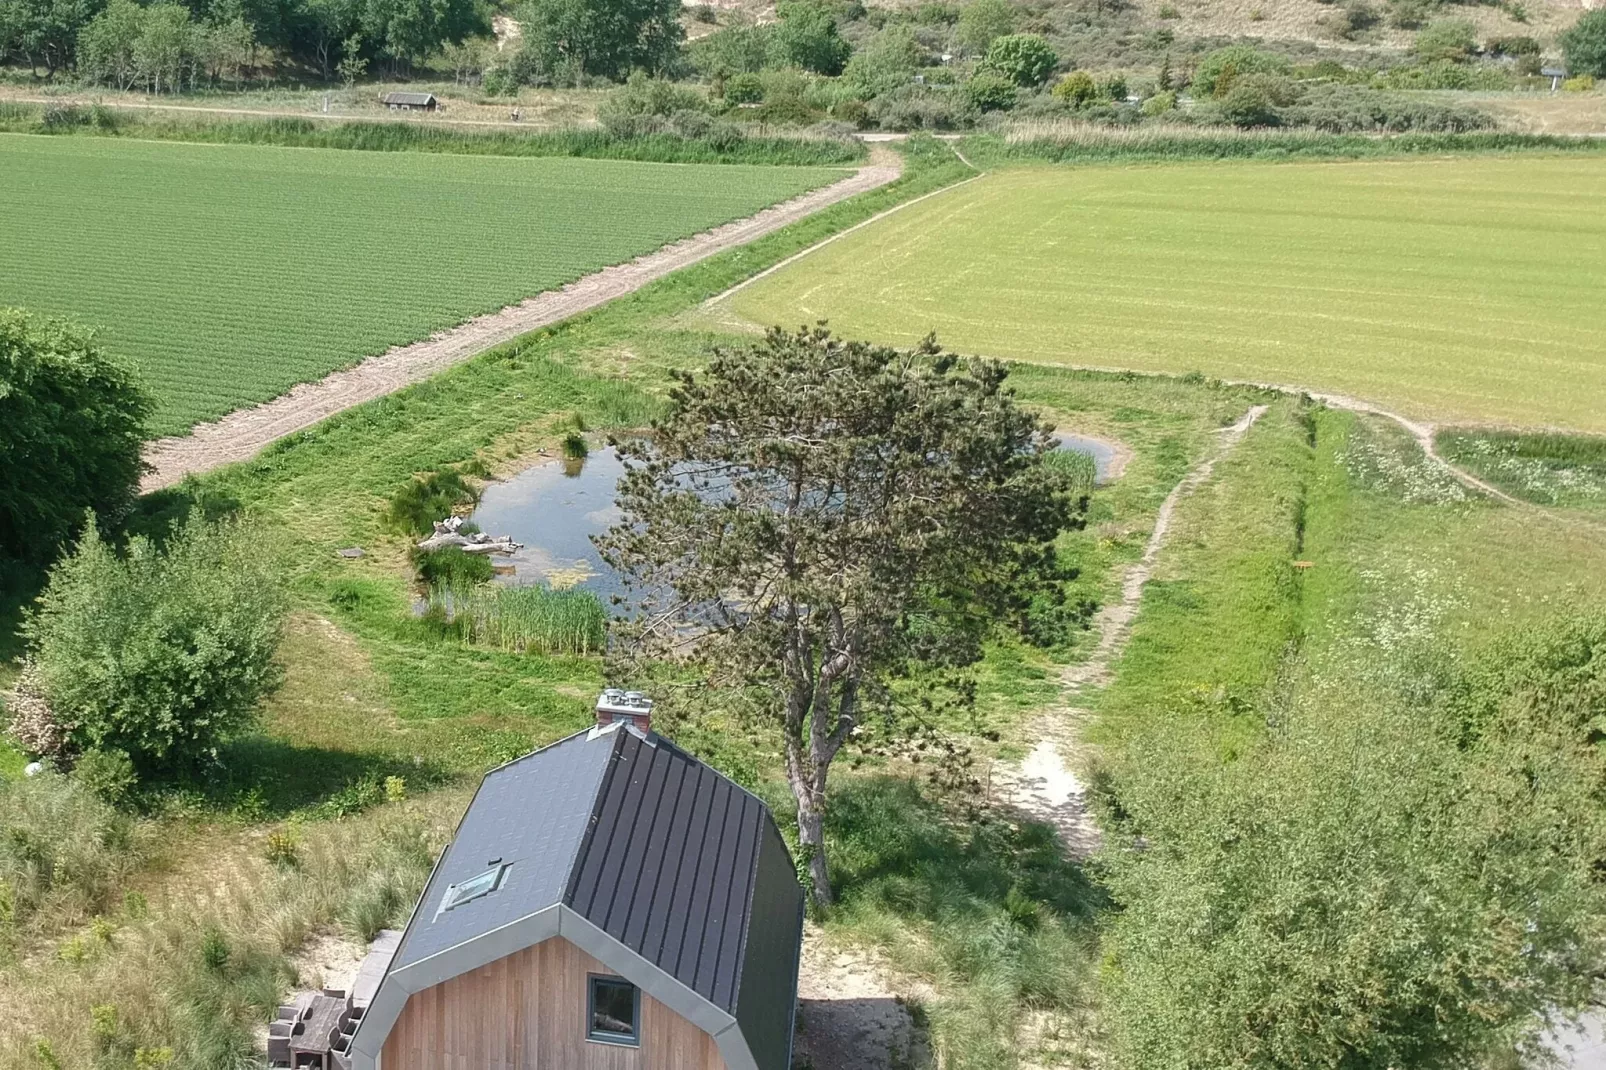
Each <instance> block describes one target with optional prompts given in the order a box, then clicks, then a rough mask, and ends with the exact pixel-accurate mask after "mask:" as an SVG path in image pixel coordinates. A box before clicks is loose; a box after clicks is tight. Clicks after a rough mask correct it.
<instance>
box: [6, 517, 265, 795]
mask: <svg viewBox="0 0 1606 1070" xmlns="http://www.w3.org/2000/svg"><path fill="white" fill-rule="evenodd" d="M284 613H285V595H284V591H283V588H282V586H281V583H280V580H279V577H278V576H277V574H276V573H275V572H274V570H273V566H272V564H271V562H270V555H269V554H266V553H264V552H263V546H262V540H261V537H260V535H259V534H258V533H254V532H252V531H250V530H248V529H246V528H244V527H242V526H240V525H238V524H236V523H232V522H225V523H222V524H217V525H211V524H207V523H206V522H204V521H202V520H199V519H195V520H192V521H191V522H190V523H189V524H187V525H186V526H185V527H183V528H182V529H180V530H179V531H178V532H176V533H175V534H174V535H173V536H172V537H171V538H170V539H169V540H168V542H167V544H166V546H165V547H163V548H161V549H160V550H159V549H158V548H157V547H156V546H155V545H154V544H152V543H151V542H149V541H148V540H146V539H143V538H135V539H133V540H132V541H131V542H130V544H129V546H128V554H127V557H126V558H124V559H120V558H119V557H118V556H117V555H116V554H115V553H114V552H113V551H112V549H111V547H109V546H107V545H106V544H105V543H104V542H102V541H101V539H100V536H99V535H98V534H97V533H96V531H95V530H94V528H93V527H91V528H90V529H89V530H88V531H87V532H86V533H85V535H84V537H83V539H82V540H81V541H80V542H79V544H78V546H77V548H76V549H75V550H74V551H73V552H72V554H71V555H69V556H68V557H66V558H65V559H63V560H62V561H61V562H60V563H59V564H57V565H56V567H55V568H54V569H52V570H51V573H50V582H49V584H48V586H47V587H46V588H45V592H44V594H43V595H41V596H40V599H39V603H38V608H37V609H36V610H35V611H34V612H33V613H32V614H31V615H30V616H29V617H28V619H27V620H26V621H25V622H24V624H23V629H22V631H23V635H24V636H25V637H26V638H27V640H28V641H29V643H30V644H31V646H32V657H33V658H34V660H35V662H36V663H37V665H38V667H39V680H40V685H41V689H42V691H43V693H44V695H45V697H46V698H47V699H48V700H49V702H50V706H51V708H52V709H53V710H54V711H55V714H56V716H57V717H58V718H59V720H60V721H61V723H62V725H63V726H64V727H65V728H66V729H67V731H68V735H69V741H70V745H71V746H72V747H73V748H74V749H77V750H85V751H87V750H90V749H94V748H100V749H106V748H117V749H119V750H123V751H126V752H127V753H128V755H129V756H130V757H131V758H132V759H133V761H134V764H135V766H136V767H138V768H140V769H141V770H142V771H149V770H150V769H153V768H157V767H161V766H171V765H182V764H186V763H190V762H194V761H196V760H199V759H201V758H204V757H208V756H214V755H215V754H216V749H217V746H218V745H219V744H220V743H221V742H222V741H223V740H225V739H227V738H228V737H229V736H231V735H233V734H235V733H236V732H238V731H240V730H241V729H242V728H244V727H246V726H247V725H249V724H250V723H251V722H252V720H253V718H254V717H255V713H256V706H257V703H258V702H259V701H260V700H261V698H262V697H263V696H264V695H266V694H268V693H269V692H270V691H272V690H273V689H274V688H275V687H276V686H277V685H278V683H279V679H280V669H279V668H278V666H277V665H276V664H275V663H274V652H275V650H276V649H277V647H278V643H279V635H280V630H281V624H282V621H283V618H284Z"/></svg>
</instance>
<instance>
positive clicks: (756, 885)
mask: <svg viewBox="0 0 1606 1070" xmlns="http://www.w3.org/2000/svg"><path fill="white" fill-rule="evenodd" d="M497 860H500V862H502V863H508V864H509V868H508V870H507V875H506V877H505V879H504V881H503V883H502V885H501V886H500V887H499V888H498V889H497V890H496V891H495V892H493V893H491V894H489V895H486V896H484V897H482V898H479V899H475V900H472V901H470V902H467V903H464V904H462V905H461V906H458V907H455V908H453V909H452V910H449V911H446V912H445V913H443V914H440V915H439V916H438V917H437V912H438V910H439V908H440V904H441V901H442V899H443V897H444V896H445V895H446V893H447V890H448V888H449V887H450V886H451V885H453V884H457V883H460V882H462V881H464V880H467V879H468V878H470V877H473V876H475V875H476V874H479V873H482V872H484V871H485V870H486V869H487V868H489V867H490V866H491V865H492V864H493V863H494V862H496V861H497ZM559 903H562V904H563V905H564V906H566V907H568V908H570V909H572V910H573V911H575V912H576V913H578V914H580V915H582V916H583V917H584V918H586V919H587V920H588V921H590V922H591V924H593V925H595V926H596V927H597V928H599V929H601V930H602V931H603V932H604V933H606V934H607V935H608V936H609V937H611V938H612V939H613V940H615V941H618V942H619V943H620V944H622V945H624V946H626V947H628V948H629V949H630V950H631V951H634V952H635V953H636V954H638V955H640V956H641V957H642V958H645V959H646V960H648V961H649V962H651V963H653V964H654V965H655V966H657V967H658V968H659V969H661V970H663V971H664V972H666V973H668V974H669V975H670V976H671V977H673V978H674V979H675V980H677V981H679V982H680V983H681V984H682V985H684V986H685V987H686V988H689V989H691V990H692V991H694V992H695V993H696V994H697V995H698V996H700V997H701V998H702V999H704V1000H706V1001H707V1002H708V1003H711V1004H713V1005H714V1006H716V1007H718V1008H719V1009H720V1010H722V1011H724V1012H726V1013H727V1014H730V1015H732V1016H733V1017H734V1018H735V1019H736V1020H737V1023H738V1025H739V1027H740V1029H741V1030H742V1033H743V1035H744V1037H745V1038H746V1040H747V1043H748V1046H749V1048H750V1050H751V1051H752V1053H753V1055H754V1058H755V1060H756V1062H757V1064H758V1066H759V1067H760V1068H761V1070H783V1068H785V1067H786V1066H787V1062H788V1059H789V1055H790V1045H791V1036H792V1011H793V1007H794V1005H795V1001H796V993H797V975H796V963H797V959H798V952H799V949H800V943H801V936H802V918H803V891H802V888H801V887H800V886H799V884H798V881H797V877H796V873H795V870H794V869H793V866H792V860H791V856H790V854H789V853H788V851H787V849H786V844H785V842H784V841H783V840H782V839H781V835H780V832H779V830H778V829H777V828H776V826H775V821H774V819H773V818H772V817H771V815H770V813H769V810H768V808H767V807H766V806H765V805H764V804H763V803H762V802H761V801H760V800H759V799H758V798H757V797H756V796H754V795H752V794H751V793H750V792H748V791H746V790H744V789H743V788H741V787H739V786H738V785H736V784H735V783H734V782H732V781H731V780H729V779H728V778H726V777H724V776H722V775H721V774H719V773H718V772H716V771H714V770H713V769H712V768H710V767H709V766H707V765H705V764H703V763H702V762H700V761H698V760H697V759H696V758H694V757H692V756H691V755H689V754H687V753H686V752H685V751H683V750H681V749H680V748H678V747H676V746H674V745H673V744H671V743H670V742H669V741H668V740H665V739H662V738H661V737H658V736H656V735H653V736H646V737H643V736H642V735H641V734H639V733H637V732H636V731H634V730H633V729H632V728H629V727H627V726H624V725H618V726H615V727H613V728H611V729H609V730H606V731H601V732H597V731H591V730H588V731H586V732H582V733H580V734H578V735H574V736H570V737H569V738H567V739H564V740H561V741H559V742H557V743H554V744H552V745H551V746H549V747H546V748H544V749H542V750H539V751H536V752H535V753H533V754H529V755H526V756H525V757H523V758H520V759H518V760H517V761H514V762H510V763H509V764H507V765H505V766H501V767H500V768H497V769H494V770H492V771H491V772H490V773H487V774H486V776H485V779H484V781H483V782H482V783H481V785H480V789H479V791H478V792H477V793H476V794H475V796H474V799H473V801H472V802H471V803H470V804H469V807H468V810H467V812H466V813H465V814H464V815H463V820H462V822H461V823H460V824H459V826H458V830H457V835H456V838H455V839H454V840H453V841H452V843H451V844H450V845H449V846H448V847H447V849H446V851H445V853H444V854H443V855H442V857H441V860H440V862H439V863H438V864H437V866H436V867H435V872H434V873H433V874H432V875H431V877H430V880H429V884H428V886H427V887H426V888H425V889H424V894H423V896H422V897H421V898H420V900H419V904H418V907H417V909H416V911H415V913H414V916H413V918H412V920H411V922H410V923H409V925H408V928H407V933H406V935H405V936H404V937H403V939H402V944H401V946H400V947H399V948H398V949H397V952H396V957H395V960H394V962H393V964H392V969H393V970H399V969H402V968H404V967H406V966H409V965H412V964H414V963H417V962H419V961H421V960H423V959H426V958H429V957H430V956H432V955H437V954H439V953H440V952H443V951H446V950H449V949H451V948H453V947H456V946H458V945H461V944H463V943H465V942H467V941H469V940H472V939H475V938H476V937H480V936H484V935H485V934H487V933H490V932H492V931H493V930H496V929H500V928H502V927H503V926H506V925H509V924H510V923H512V922H514V921H517V920H519V919H520V918H525V917H528V916H529V915H531V914H534V913H536V912H537V911H541V910H544V909H546V908H548V907H552V906H556V905H558V904H559ZM509 950H510V951H511V950H513V949H509ZM749 963H755V964H757V965H756V966H755V967H754V968H752V969H748V968H747V965H748V964H749Z"/></svg>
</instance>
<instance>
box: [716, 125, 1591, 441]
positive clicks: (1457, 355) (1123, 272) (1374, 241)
mask: <svg viewBox="0 0 1606 1070" xmlns="http://www.w3.org/2000/svg"><path fill="white" fill-rule="evenodd" d="M1602 294H1606V159H1593V158H1590V159H1577V158H1573V159H1567V158H1559V157H1550V156H1517V157H1500V158H1495V157H1470V158H1459V159H1426V160H1400V161H1365V162H1355V163H1298V164H1292V163H1283V164H1278V163H1254V162H1244V163H1204V164H1172V165H1166V166H1107V165H1099V166H1087V167H1081V168H1070V167H1056V168H1047V167H1038V168H1023V169H1019V170H1005V171H1000V172H995V173H992V174H989V175H987V176H986V177H984V178H982V179H980V180H979V181H976V182H973V183H971V184H969V185H967V186H965V187H963V188H962V189H958V190H955V191H953V192H951V193H947V194H943V195H941V196H938V197H934V198H932V199H931V200H928V201H925V202H923V203H921V204H918V205H915V206H914V207H912V208H909V209H907V210H906V211H903V212H899V213H898V214H896V215H894V216H891V217H890V218H888V219H886V220H885V221H883V222H880V223H878V224H876V225H875V226H872V227H866V228H865V229H863V230H860V231H858V232H856V233H854V234H851V235H849V236H847V237H845V238H843V239H842V240H841V241H838V242H836V243H834V244H832V245H829V246H827V247H825V248H823V249H821V250H820V251H819V252H817V253H814V254H812V255H810V256H809V257H807V258H805V259H803V260H802V261H800V262H798V263H797V264H796V265H794V266H792V267H790V268H787V269H785V270H783V271H780V272H777V273H776V274H775V275H772V276H770V277H768V278H766V279H763V280H761V281H760V282H758V283H755V284H754V285H753V286H751V287H749V288H747V289H745V290H742V291H740V292H739V293H737V294H736V295H734V296H733V297H732V298H730V299H729V300H730V302H731V306H732V309H733V310H734V311H735V313H737V314H738V315H739V316H741V317H743V318H745V319H748V320H752V321H755V322H758V323H765V324H769V323H781V324H786V325H788V326H791V325H795V324H798V323H802V322H805V321H812V320H815V319H818V318H822V317H828V318H829V319H830V321H831V323H832V325H833V326H834V327H836V328H837V329H839V330H841V331H844V332H847V333H851V334H854V335H862V336H869V337H874V338H876V339H879V340H883V341H891V342H910V341H913V340H915V339H917V338H919V337H920V336H922V335H924V334H925V333H926V332H928V331H932V330H935V331H936V332H937V334H938V337H939V339H940V340H941V341H942V342H943V343H944V344H945V345H947V346H949V347H951V348H956V349H959V350H962V351H979V352H985V353H988V354H991V355H995V356H1001V357H1011V358H1019V359H1026V360H1042V361H1062V362H1067V363H1075V364H1085V365H1094V366H1100V367H1114V368H1134V369H1143V370H1152V371H1171V372H1188V371H1192V370H1196V369H1197V370H1199V371H1203V372H1205V373H1207V374H1210V375H1216V376H1221V377H1224V378H1234V379H1246V380H1252V381H1256V382H1272V383H1280V384H1296V385H1300V386H1304V387H1309V388H1313V389H1325V390H1329V391H1341V392H1347V393H1353V394H1358V395H1361V396H1363V397H1366V398H1368V399H1371V400H1373V401H1377V402H1386V403H1388V404H1391V405H1393V406H1396V407H1398V408H1400V409H1401V410H1403V411H1406V412H1409V413H1413V414H1416V415H1418V416H1423V417H1427V418H1432V419H1452V420H1496V421H1502V422H1512V423H1521V424H1533V425H1560V426H1564V427H1571V428H1576V429H1581V430H1592V431H1601V430H1606V403H1603V402H1606V305H1603V304H1602V299H1601V295H1602Z"/></svg>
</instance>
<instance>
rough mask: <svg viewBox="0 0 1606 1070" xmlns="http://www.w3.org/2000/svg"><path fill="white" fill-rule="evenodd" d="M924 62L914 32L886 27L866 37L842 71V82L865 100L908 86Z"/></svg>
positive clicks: (897, 27)
mask: <svg viewBox="0 0 1606 1070" xmlns="http://www.w3.org/2000/svg"><path fill="white" fill-rule="evenodd" d="M924 61H925V50H924V49H922V48H921V47H920V42H919V41H918V40H916V38H915V35H914V31H913V30H911V29H910V28H909V27H907V26H902V25H898V26H889V27H888V28H886V29H885V30H882V31H881V32H880V33H878V34H876V35H875V36H874V37H872V38H870V40H869V41H868V42H866V43H865V44H864V46H863V47H861V48H860V49H859V50H858V51H857V52H855V53H854V54H853V58H852V59H850V60H848V65H847V67H846V68H845V69H844V70H843V71H842V80H843V81H844V82H845V83H847V85H848V86H849V87H851V88H852V89H853V90H854V92H856V93H857V94H858V95H859V96H861V97H865V98H869V97H875V96H879V95H881V94H882V93H887V92H891V91H892V90H894V89H899V88H902V87H903V86H907V85H909V84H910V83H911V82H912V81H913V80H914V76H915V72H916V71H918V70H919V69H920V68H921V67H922V66H923V65H924Z"/></svg>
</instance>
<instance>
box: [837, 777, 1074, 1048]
mask: <svg viewBox="0 0 1606 1070" xmlns="http://www.w3.org/2000/svg"><path fill="white" fill-rule="evenodd" d="M827 837H828V839H827V843H828V846H829V849H830V852H831V854H830V859H831V870H832V880H833V881H834V883H835V887H836V890H837V892H838V895H839V897H840V901H839V904H838V906H837V907H836V908H834V909H833V912H832V914H831V915H830V916H829V917H828V918H827V921H826V923H827V928H828V930H834V931H837V932H840V933H843V934H852V935H853V936H854V937H856V938H857V939H860V940H868V941H870V942H873V943H875V944H877V945H879V946H880V947H882V948H883V949H884V950H885V952H886V954H887V956H888V958H889V960H890V962H891V964H892V965H893V967H894V968H895V969H897V970H899V971H900V972H903V973H906V974H912V975H915V976H917V977H920V978H922V979H924V980H926V981H928V982H929V983H932V984H933V986H934V987H935V988H936V989H937V990H938V991H939V992H940V993H941V996H940V998H938V999H937V1000H935V1001H934V1002H933V1003H932V1004H931V1005H930V1006H929V1007H928V1008H927V1011H928V1013H929V1015H930V1022H931V1040H932V1046H933V1048H934V1049H935V1054H936V1056H937V1065H939V1066H942V1067H946V1068H948V1070H971V1068H977V1070H1010V1068H1013V1067H1016V1066H1020V1065H1036V1064H1037V1063H1038V1061H1039V1060H1038V1058H1037V1057H1038V1056H1041V1055H1042V1054H1044V1053H1042V1052H1034V1051H1031V1050H1023V1044H1022V1042H1021V1039H1022V1032H1023V1027H1024V1025H1025V1019H1026V1017H1027V1016H1028V1015H1035V1016H1040V1017H1041V1018H1043V1019H1045V1020H1046V1022H1047V1024H1049V1026H1050V1028H1049V1029H1048V1030H1046V1031H1047V1032H1059V1033H1061V1034H1067V1035H1068V1034H1076V1035H1078V1036H1081V1037H1086V1036H1087V1032H1088V1028H1089V1023H1088V1021H1087V1017H1088V1014H1089V1011H1090V1007H1091V981H1092V975H1093V963H1092V955H1093V932H1092V922H1093V918H1094V917H1095V915H1096V913H1097V912H1098V911H1099V909H1100V908H1101V906H1102V904H1103V899H1102V895H1101V893H1100V892H1099V891H1098V890H1097V888H1096V887H1095V886H1094V885H1093V884H1092V883H1091V882H1090V881H1089V880H1088V879H1087V877H1086V876H1085V875H1084V874H1083V872H1082V870H1081V869H1080V867H1078V866H1077V865H1076V864H1075V863H1073V862H1070V861H1068V860H1067V859H1066V858H1065V856H1064V854H1063V852H1062V849H1061V844H1060V843H1059V840H1058V839H1057V838H1056V836H1055V835H1054V832H1053V830H1052V829H1050V828H1048V827H1047V826H1045V825H1036V824H1015V823H1011V822H1006V821H1003V820H1000V819H998V818H996V817H991V816H986V817H983V818H981V819H978V820H975V821H968V822H960V821H956V820H954V818H953V816H952V815H950V814H948V813H947V812H946V811H945V810H944V808H943V807H942V806H940V805H939V804H938V802H937V801H936V800H934V799H933V798H931V797H929V796H927V795H926V794H925V793H923V792H922V791H921V790H920V789H919V788H917V787H916V786H915V785H914V783H913V782H911V781H908V780H901V779H895V778H892V777H885V776H867V777H854V778H849V779H845V780H844V781H843V782H842V783H841V784H840V785H839V786H838V788H837V789H836V792H835V794H834V796H833V799H832V805H831V810H830V814H829V818H828V825H827ZM1056 1027H1057V1028H1056ZM1061 1054H1069V1053H1061ZM1057 1064H1058V1063H1057V1062H1056V1065H1057Z"/></svg>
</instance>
